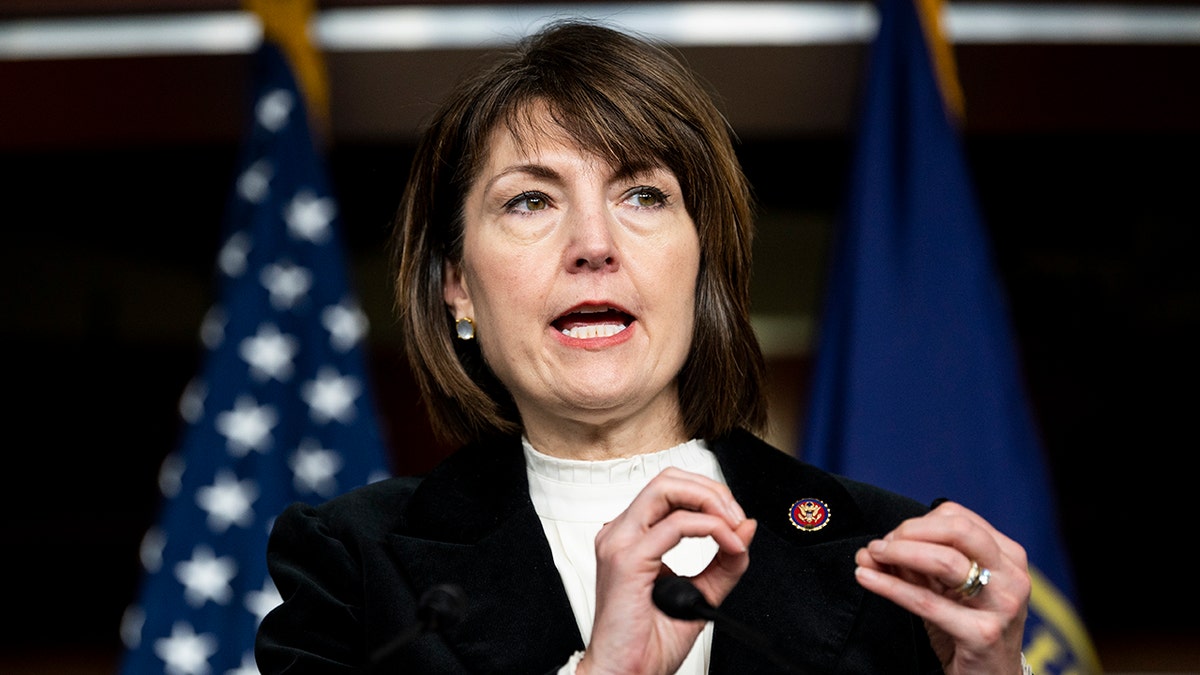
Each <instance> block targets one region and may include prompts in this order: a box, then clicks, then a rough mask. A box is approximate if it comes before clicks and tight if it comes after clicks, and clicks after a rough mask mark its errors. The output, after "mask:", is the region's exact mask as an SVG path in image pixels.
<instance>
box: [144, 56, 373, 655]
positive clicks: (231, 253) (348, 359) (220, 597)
mask: <svg viewBox="0 0 1200 675" xmlns="http://www.w3.org/2000/svg"><path fill="white" fill-rule="evenodd" d="M256 58H257V61H256V67H257V71H256V73H255V81H254V85H255V101H254V107H253V123H252V128H251V129H250V130H249V132H248V135H247V138H246V140H245V142H244V146H243V149H242V164H241V166H240V173H239V175H238V177H237V180H236V185H235V186H234V189H233V194H232V196H231V199H230V203H229V207H228V213H227V222H226V232H225V237H224V240H223V242H224V243H223V245H222V247H221V249H220V253H219V256H218V260H217V273H218V277H219V282H220V284H221V291H220V295H219V298H218V299H217V301H216V304H215V305H214V307H213V308H212V309H211V310H210V312H209V313H208V315H207V316H206V317H205V319H204V322H203V325H202V327H201V331H200V332H201V339H202V340H203V343H204V345H205V346H206V347H207V352H206V354H205V363H204V365H203V368H202V371H201V372H200V373H199V374H198V375H197V377H196V378H195V379H194V380H193V381H192V383H191V384H190V385H189V386H188V387H187V390H186V391H185V392H184V394H183V396H182V398H181V401H180V413H181V415H182V418H183V420H184V422H185V426H184V430H183V434H182V441H181V445H180V447H179V448H177V450H176V451H175V452H173V453H171V454H170V455H169V456H168V457H167V459H166V461H165V462H164V464H163V466H162V469H161V471H160V475H159V487H160V489H161V491H162V506H161V513H160V516H159V521H158V523H157V525H155V526H153V527H152V528H151V529H150V530H149V531H148V532H147V533H146V535H145V538H144V539H143V542H142V546H141V560H142V564H143V566H144V568H145V569H144V575H143V579H142V583H141V588H140V592H139V593H140V594H139V597H138V598H137V599H136V600H135V602H134V603H133V604H131V605H130V607H129V608H128V609H127V610H126V612H125V617H124V619H123V620H122V625H121V637H122V640H123V641H124V643H125V645H126V652H125V655H124V658H123V663H122V668H121V672H122V673H124V674H125V675H139V674H142V673H146V674H148V673H156V674H161V673H167V674H168V675H233V674H236V675H249V674H250V673H257V672H258V669H257V667H256V666H255V663H254V656H253V645H254V635H255V632H256V631H257V629H258V624H259V622H260V621H261V620H262V618H263V616H264V615H265V614H266V613H267V612H268V611H269V610H270V609H272V608H273V607H274V606H275V605H277V604H279V602H280V598H279V593H278V592H277V591H276V590H275V587H274V585H273V584H272V582H271V580H270V578H269V577H268V575H267V563H266V542H267V536H268V532H269V531H270V528H271V524H272V521H273V519H274V517H275V516H276V514H278V513H279V512H280V511H281V510H282V509H283V508H284V507H285V506H287V505H288V504H289V503H291V502H293V501H306V502H310V503H315V502H319V501H324V500H326V499H328V498H329V497H331V496H333V495H336V494H338V493H340V492H344V491H345V490H347V489H349V488H353V487H356V486H359V485H363V484H366V483H368V482H371V481H373V480H377V479H379V478H382V477H384V476H385V475H386V474H387V453H386V449H385V445H384V443H383V441H382V435H381V433H380V428H379V425H378V422H377V418H376V410H375V407H374V403H373V399H372V396H371V390H370V388H369V385H368V381H367V371H366V359H365V355H364V353H363V339H364V336H365V334H366V329H367V323H366V319H365V316H364V314H363V313H362V311H361V310H360V308H359V306H358V304H357V302H356V300H355V297H354V294H353V293H352V291H351V288H350V286H349V281H348V274H347V270H346V267H345V260H344V259H343V255H344V253H343V250H342V244H341V241H340V237H339V233H338V227H339V220H338V213H337V207H336V205H335V202H334V200H333V198H332V197H331V195H330V188H329V184H328V179H327V177H326V175H325V170H324V166H323V163H322V161H321V158H320V156H319V155H318V154H317V151H316V149H315V147H314V144H313V138H312V136H311V135H310V131H309V123H308V119H307V113H306V112H305V110H306V108H305V103H304V99H303V97H302V96H301V94H300V92H299V90H298V88H297V85H296V82H295V80H294V78H293V75H292V72H291V70H290V67H289V64H288V62H287V60H286V59H285V58H284V56H283V55H282V53H281V52H280V50H279V49H278V48H277V47H276V46H275V44H274V43H272V42H269V41H266V42H264V43H263V45H262V46H261V47H260V49H259V53H258V54H257V55H256Z"/></svg>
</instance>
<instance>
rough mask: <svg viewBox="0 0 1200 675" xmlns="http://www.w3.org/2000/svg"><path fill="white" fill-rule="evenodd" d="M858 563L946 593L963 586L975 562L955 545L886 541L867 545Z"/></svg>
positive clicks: (856, 557) (880, 540)
mask: <svg viewBox="0 0 1200 675" xmlns="http://www.w3.org/2000/svg"><path fill="white" fill-rule="evenodd" d="M855 561H856V562H858V563H859V564H860V565H862V566H865V567H869V568H871V569H876V570H879V571H887V572H889V573H891V574H895V575H897V576H900V577H902V578H904V579H905V580H906V581H908V582H910V583H915V584H920V585H924V586H928V587H929V588H930V589H931V590H933V591H935V592H937V593H942V594H945V593H947V592H950V591H957V589H958V588H959V587H961V586H962V584H963V581H964V580H965V579H966V578H967V576H968V574H969V573H970V571H971V564H972V562H973V559H972V558H970V557H968V556H967V555H966V554H965V553H963V552H962V551H960V550H958V549H957V548H954V547H952V546H945V545H942V544H934V543H929V542H925V541H912V540H907V539H887V538H884V539H876V540H875V541H872V542H870V543H869V544H867V546H866V547H865V548H863V549H861V550H860V551H859V552H858V553H857V554H856V555H855Z"/></svg>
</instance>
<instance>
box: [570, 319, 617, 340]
mask: <svg viewBox="0 0 1200 675" xmlns="http://www.w3.org/2000/svg"><path fill="white" fill-rule="evenodd" d="M623 330H625V326H623V325H621V324H619V323H605V324H601V325H599V326H576V327H575V328H566V329H564V330H563V332H562V333H563V335H566V336H567V337H573V338H577V339H580V340H590V339H592V338H602V337H612V336H613V335H616V334H617V333H620V332H621V331H623Z"/></svg>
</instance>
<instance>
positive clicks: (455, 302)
mask: <svg viewBox="0 0 1200 675" xmlns="http://www.w3.org/2000/svg"><path fill="white" fill-rule="evenodd" d="M442 299H443V300H445V301H446V305H447V306H448V307H450V311H451V312H453V313H454V318H455V319H462V318H464V317H465V318H471V317H472V316H474V314H475V313H474V308H473V306H472V305H471V294H470V292H469V291H468V289H467V280H466V278H465V277H464V276H463V273H462V267H461V266H460V265H457V264H455V263H453V262H451V261H449V260H446V261H445V262H443V263H442Z"/></svg>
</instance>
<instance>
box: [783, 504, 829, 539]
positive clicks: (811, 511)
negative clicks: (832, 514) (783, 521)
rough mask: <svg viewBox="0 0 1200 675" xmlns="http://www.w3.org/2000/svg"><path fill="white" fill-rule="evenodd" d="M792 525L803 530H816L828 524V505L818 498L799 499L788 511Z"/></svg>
mask: <svg viewBox="0 0 1200 675" xmlns="http://www.w3.org/2000/svg"><path fill="white" fill-rule="evenodd" d="M788 517H789V518H791V521H792V525H794V526H796V529H798V530H803V531H804V532H816V531H817V530H819V529H821V528H822V527H825V526H826V525H828V524H829V507H828V506H826V505H825V502H823V501H821V500H820V499H812V498H806V499H800V500H797V501H796V502H795V503H794V504H792V508H791V510H790V511H789V513H788Z"/></svg>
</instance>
